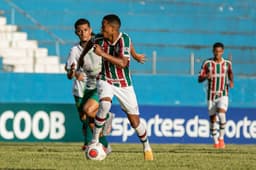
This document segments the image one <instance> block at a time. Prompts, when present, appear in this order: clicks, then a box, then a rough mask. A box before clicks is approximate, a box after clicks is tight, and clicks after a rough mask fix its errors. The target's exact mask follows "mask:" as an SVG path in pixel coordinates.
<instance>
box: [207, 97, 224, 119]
mask: <svg viewBox="0 0 256 170" xmlns="http://www.w3.org/2000/svg"><path fill="white" fill-rule="evenodd" d="M217 109H224V110H225V111H227V110H228V96H222V97H220V98H218V99H216V100H214V101H211V100H209V101H208V112H209V115H210V116H212V115H214V114H216V112H217Z"/></svg>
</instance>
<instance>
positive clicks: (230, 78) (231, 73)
mask: <svg viewBox="0 0 256 170" xmlns="http://www.w3.org/2000/svg"><path fill="white" fill-rule="evenodd" d="M228 79H229V87H230V88H233V87H234V75H233V71H232V70H230V71H229V72H228Z"/></svg>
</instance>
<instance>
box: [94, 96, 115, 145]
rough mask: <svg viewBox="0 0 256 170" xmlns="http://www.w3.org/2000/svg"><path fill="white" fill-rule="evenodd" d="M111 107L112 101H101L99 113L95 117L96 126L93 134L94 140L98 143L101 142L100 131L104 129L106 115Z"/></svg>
mask: <svg viewBox="0 0 256 170" xmlns="http://www.w3.org/2000/svg"><path fill="white" fill-rule="evenodd" d="M110 108H111V102H109V101H101V102H100V106H99V110H98V113H97V115H96V117H95V120H94V122H95V126H94V129H93V136H92V142H93V143H98V142H99V136H100V132H101V130H102V127H103V125H104V123H105V121H106V116H107V114H108V112H109V110H110Z"/></svg>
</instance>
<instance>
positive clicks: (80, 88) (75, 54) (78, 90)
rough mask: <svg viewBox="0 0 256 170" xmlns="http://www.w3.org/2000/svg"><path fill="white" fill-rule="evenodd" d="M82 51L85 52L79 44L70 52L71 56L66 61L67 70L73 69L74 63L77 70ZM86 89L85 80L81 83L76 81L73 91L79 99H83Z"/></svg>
mask: <svg viewBox="0 0 256 170" xmlns="http://www.w3.org/2000/svg"><path fill="white" fill-rule="evenodd" d="M82 51H83V47H81V46H80V44H79V43H77V44H75V45H74V46H73V47H72V48H71V50H70V52H69V56H68V58H67V61H66V68H67V69H70V68H71V65H72V63H75V69H77V66H78V61H79V57H80V55H81V53H82ZM84 89H85V80H84V81H79V80H76V79H75V80H74V82H73V89H72V93H73V95H74V96H77V97H83V96H84Z"/></svg>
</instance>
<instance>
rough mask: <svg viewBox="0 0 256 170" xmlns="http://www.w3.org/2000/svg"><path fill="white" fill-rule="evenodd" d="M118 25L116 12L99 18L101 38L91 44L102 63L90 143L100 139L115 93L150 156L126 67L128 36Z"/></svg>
mask: <svg viewBox="0 0 256 170" xmlns="http://www.w3.org/2000/svg"><path fill="white" fill-rule="evenodd" d="M120 26H121V21H120V18H119V17H118V16H117V15H113V14H111V15H106V16H105V17H104V18H103V20H102V34H103V37H104V38H103V39H99V40H96V42H95V43H96V44H95V45H94V50H95V53H96V54H97V55H99V56H101V57H102V59H103V61H102V62H103V63H102V70H101V74H100V76H99V80H98V81H97V89H98V94H99V98H100V106H99V110H98V112H97V115H96V118H95V128H94V131H93V140H92V143H91V144H92V145H94V144H96V143H98V142H99V135H100V133H101V131H102V127H103V125H104V123H105V120H106V115H107V113H108V112H109V110H110V108H111V102H112V98H113V96H114V95H115V96H116V97H117V98H118V100H119V102H120V105H121V107H122V109H123V111H124V112H125V113H126V114H127V117H128V119H129V121H130V123H131V126H132V127H133V128H134V129H135V131H136V133H137V135H138V137H139V139H140V141H141V143H142V144H143V151H144V159H145V160H153V152H152V149H151V147H150V144H149V141H148V137H147V131H146V128H145V126H144V125H143V124H142V123H141V122H140V116H139V109H138V103H137V99H136V95H135V92H134V89H133V86H132V79H131V75H130V70H129V61H130V48H131V39H130V37H129V36H128V35H127V34H125V33H122V32H120V31H119V29H120Z"/></svg>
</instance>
